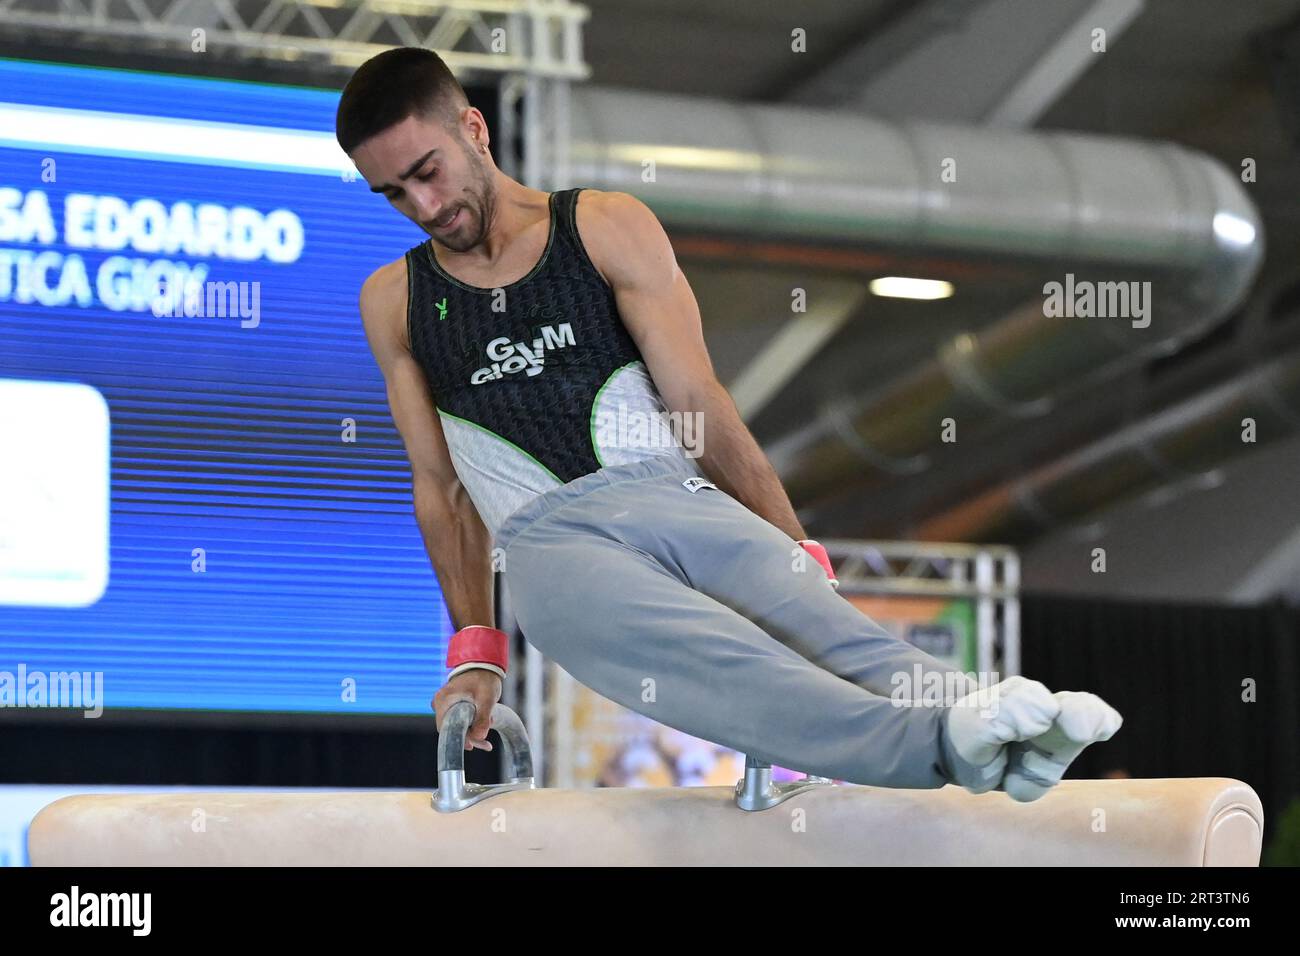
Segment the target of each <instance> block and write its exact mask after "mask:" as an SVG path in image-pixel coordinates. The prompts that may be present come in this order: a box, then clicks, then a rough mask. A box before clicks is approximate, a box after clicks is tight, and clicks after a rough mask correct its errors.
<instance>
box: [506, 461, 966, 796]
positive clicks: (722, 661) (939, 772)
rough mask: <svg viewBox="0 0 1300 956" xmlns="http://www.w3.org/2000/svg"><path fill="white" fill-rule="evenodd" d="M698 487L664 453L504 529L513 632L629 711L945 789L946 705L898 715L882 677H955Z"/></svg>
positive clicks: (593, 476)
mask: <svg viewBox="0 0 1300 956" xmlns="http://www.w3.org/2000/svg"><path fill="white" fill-rule="evenodd" d="M699 474H700V472H699V470H698V469H696V467H695V465H694V462H693V461H691V460H689V459H684V458H675V457H669V456H666V455H665V456H658V457H651V458H646V459H642V460H640V461H636V462H632V463H628V464H621V465H612V466H608V467H605V468H601V469H600V470H598V471H595V472H592V473H590V474H587V475H583V476H582V477H580V478H576V479H574V480H573V481H570V482H568V483H567V484H565V485H562V486H560V487H559V488H555V489H553V490H551V491H548V492H546V493H544V494H542V495H540V496H538V497H536V498H534V499H532V500H531V501H529V502H527V503H526V504H524V505H523V506H521V507H520V508H519V509H518V510H517V511H515V512H514V513H513V514H512V515H510V516H509V517H508V518H507V519H506V520H505V522H504V523H503V525H502V526H501V528H500V530H499V531H498V533H497V536H496V545H497V547H498V548H500V549H501V551H500V552H499V554H500V563H499V566H500V568H501V570H502V572H503V574H504V579H505V584H506V588H507V590H508V592H509V595H510V602H511V606H512V607H513V609H514V612H515V616H516V618H517V619H518V622H519V625H520V627H521V628H522V630H523V633H524V636H525V637H526V638H527V639H528V640H529V641H531V642H532V644H533V645H534V646H535V647H537V649H538V650H540V651H541V652H542V653H543V654H545V655H546V656H547V657H549V658H551V659H552V660H554V661H555V662H556V663H558V664H559V665H560V666H561V667H563V668H564V669H565V670H566V671H568V672H569V673H570V674H571V675H573V677H574V678H576V679H577V680H579V681H581V682H582V683H583V684H586V685H587V686H588V687H590V688H591V689H592V690H594V691H596V692H597V693H599V694H602V695H604V696H605V697H608V698H609V699H611V700H613V701H615V702H617V703H619V704H621V705H623V706H624V707H627V708H629V709H630V710H633V711H636V712H637V713H640V714H643V715H645V716H647V717H650V718H652V719H654V720H656V721H658V722H660V723H662V724H666V725H667V726H669V727H674V728H676V729H677V730H680V731H683V732H685V733H687V734H691V735H693V736H695V737H699V738H702V739H704V740H708V741H712V742H714V743H717V744H721V745H723V746H725V747H731V748H733V749H735V750H739V751H741V752H742V753H745V754H748V755H749V756H751V757H756V758H758V759H760V760H764V761H768V762H770V763H774V764H776V765H777V766H781V767H788V768H790V769H793V770H800V771H803V772H805V773H813V774H817V775H820V776H826V777H833V778H836V779H839V780H846V781H849V782H851V783H860V784H869V785H873V786H881V787H903V788H909V789H928V788H934V787H941V786H943V785H944V784H946V783H949V782H951V781H952V780H953V779H954V778H953V772H954V765H960V764H962V762H961V761H960V758H958V757H956V755H955V754H953V752H952V750H951V747H950V746H949V745H948V744H947V742H946V740H945V736H946V735H945V733H944V723H943V715H944V714H945V713H946V708H945V707H943V706H935V705H931V706H897V705H896V703H895V702H894V701H891V699H890V695H891V694H893V693H895V691H896V688H897V685H896V684H895V683H893V682H892V680H891V679H892V678H893V677H894V675H896V674H905V675H908V676H909V678H910V677H911V675H913V674H914V673H915V667H916V666H917V665H920V667H921V669H922V671H923V672H928V671H939V672H940V673H943V674H946V673H949V672H952V673H954V674H960V672H959V671H957V670H956V669H955V668H952V667H949V666H947V665H945V664H943V663H941V662H940V661H937V660H935V659H934V658H933V657H931V656H930V655H928V654H925V653H924V652H922V651H920V650H918V649H917V648H915V647H913V646H912V645H910V644H908V643H906V642H905V641H900V640H897V639H896V638H894V637H892V636H890V635H889V633H888V632H887V631H885V630H884V628H882V627H881V626H880V625H879V624H877V623H875V622H874V621H872V620H871V619H870V618H869V617H867V616H866V615H864V614H863V613H862V612H861V611H859V610H857V609H856V608H855V607H853V605H851V604H850V603H849V602H848V601H847V600H845V599H844V598H843V597H840V596H839V595H838V594H836V593H835V591H833V590H832V589H831V587H830V585H829V584H828V583H827V581H826V575H825V572H823V571H822V569H821V566H820V565H818V564H817V563H816V562H815V561H813V560H812V559H811V558H809V559H807V561H806V562H799V561H798V560H797V559H798V556H799V555H800V554H802V549H800V548H798V546H797V545H796V544H795V542H794V540H793V539H792V538H790V536H789V535H787V534H786V533H785V532H783V531H781V530H780V529H778V528H776V527H775V526H774V525H772V524H770V523H768V522H767V521H765V520H763V519H762V518H760V517H759V516H758V515H756V514H754V513H753V512H752V511H750V510H749V509H748V508H746V507H745V506H744V505H742V504H741V503H740V502H738V501H737V500H736V499H734V498H732V497H731V496H730V495H728V494H727V493H726V492H724V491H722V490H720V489H717V488H715V487H712V486H708V485H707V484H706V485H705V486H704V487H698V488H697V490H695V491H691V490H690V488H689V487H688V485H691V484H698V482H699V477H698V476H699ZM692 477H695V478H696V482H689V481H688V479H690V478H692ZM798 564H803V566H804V567H803V570H796V569H795V568H796V565H798ZM971 686H972V689H973V685H971ZM908 696H909V697H910V696H911V695H908ZM917 696H919V695H917ZM966 766H969V765H966Z"/></svg>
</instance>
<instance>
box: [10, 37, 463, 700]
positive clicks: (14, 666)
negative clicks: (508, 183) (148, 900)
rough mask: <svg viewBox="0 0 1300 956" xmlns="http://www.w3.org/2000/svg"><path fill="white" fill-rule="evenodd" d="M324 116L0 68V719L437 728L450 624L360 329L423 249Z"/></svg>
mask: <svg viewBox="0 0 1300 956" xmlns="http://www.w3.org/2000/svg"><path fill="white" fill-rule="evenodd" d="M337 102H338V93H337V92H329V91H322V90H310V89H300V88H291V87H276V86H266V85H259V84H251V83H242V82H234V81H224V80H210V79H196V78H187V77H175V76H163V75H148V74H140V73H133V72H128V71H117V70H106V69H98V68H87V67H71V66H62V65H51V64H40V63H30V62H23V61H13V60H0V707H4V706H33V707H35V706H50V705H52V704H57V703H59V702H60V700H61V698H60V696H59V695H60V694H62V693H63V692H65V691H68V692H69V693H70V691H69V687H70V682H71V679H72V676H73V675H75V676H77V677H79V679H80V684H81V686H80V691H79V692H80V693H81V695H82V697H83V702H82V704H78V703H77V702H76V701H71V700H65V701H63V702H64V703H65V704H71V705H72V706H81V707H83V709H86V710H90V709H93V707H94V706H99V707H103V708H108V709H115V708H187V709H199V710H238V711H271V710H274V711H315V712H339V713H350V714H359V713H371V714H374V713H425V714H427V713H429V699H430V698H431V697H432V695H433V692H434V691H435V690H436V689H437V687H438V686H439V684H440V683H441V682H442V680H443V678H444V676H445V668H444V666H443V658H444V656H445V653H446V641H447V637H448V631H449V626H450V625H449V621H448V618H447V614H446V609H445V606H444V604H443V601H442V597H441V594H440V592H439V590H438V586H437V580H436V578H435V576H434V573H433V570H432V568H431V566H430V563H429V561H428V558H427V557H426V555H425V553H424V548H423V544H422V542H421V539H420V534H419V530H418V528H417V526H416V524H415V520H414V517H413V514H412V509H411V499H410V475H409V469H408V465H407V461H406V456H405V452H404V450H403V448H402V446H401V442H400V440H399V437H398V435H397V433H396V431H395V430H394V428H393V426H392V423H391V420H390V418H389V413H388V408H387V404H386V400H385V392H384V385H383V379H382V377H381V376H380V374H379V371H378V369H377V368H376V366H375V364H374V361H373V359H372V358H371V356H370V353H369V350H368V348H367V345H366V341H365V337H364V334H363V331H362V327H361V322H360V319H359V316H358V312H357V295H358V292H359V290H360V287H361V283H362V281H363V280H364V279H365V277H366V276H367V275H368V274H369V273H370V272H371V271H373V270H374V269H375V268H377V267H378V266H380V265H382V264H383V263H385V262H388V261H391V260H393V259H395V258H397V257H398V256H400V255H401V254H402V253H403V252H404V251H405V250H406V249H407V248H409V247H411V246H414V245H416V244H417V243H419V242H420V241H421V240H422V239H423V238H424V236H423V234H422V233H420V231H419V230H418V229H417V228H416V227H415V226H414V225H413V224H411V223H409V222H407V221H405V220H404V219H402V218H401V217H400V216H399V215H398V214H397V213H396V212H394V211H393V210H392V209H391V208H390V207H389V206H388V204H387V203H386V202H385V201H384V200H383V199H382V198H380V197H377V196H375V195H373V194H372V193H371V192H370V191H369V189H368V187H367V185H366V183H365V182H364V181H363V180H362V179H361V178H360V177H359V176H356V175H355V171H354V170H353V169H352V167H351V164H350V163H349V162H348V161H347V158H346V157H345V156H344V155H343V154H342V153H341V152H340V151H339V150H338V147H337V145H336V144H335V143H334V140H333V134H332V130H333V120H334V112H335V107H336V104H337ZM60 675H62V676H60ZM95 686H98V687H99V691H98V692H97V693H98V695H99V699H98V701H97V702H96V701H86V700H84V698H86V697H87V695H88V694H90V693H93V691H91V690H90V688H93V687H95Z"/></svg>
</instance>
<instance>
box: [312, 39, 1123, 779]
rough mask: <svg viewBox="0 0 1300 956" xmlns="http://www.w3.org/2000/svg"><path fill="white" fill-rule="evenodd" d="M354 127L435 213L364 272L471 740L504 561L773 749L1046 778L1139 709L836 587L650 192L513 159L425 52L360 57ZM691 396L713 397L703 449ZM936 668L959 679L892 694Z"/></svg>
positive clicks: (743, 744) (351, 132)
mask: <svg viewBox="0 0 1300 956" xmlns="http://www.w3.org/2000/svg"><path fill="white" fill-rule="evenodd" d="M336 133H337V137H338V141H339V145H340V146H341V147H342V149H343V151H344V152H345V153H347V154H348V156H349V157H350V159H351V160H352V161H353V162H354V163H355V165H356V168H357V170H358V171H359V172H360V173H361V175H362V176H363V177H364V178H365V180H366V182H367V183H368V184H369V185H370V188H371V190H372V191H374V192H376V193H380V194H382V195H383V196H384V197H386V198H387V199H388V201H389V202H390V203H391V204H392V205H393V206H394V207H395V208H396V209H397V210H398V211H399V212H400V213H401V214H402V215H404V216H406V217H407V218H408V219H410V220H411V221H412V222H414V223H416V224H417V225H418V226H419V227H420V228H421V229H422V230H423V231H424V232H425V233H427V234H428V236H429V239H428V240H426V241H425V242H423V243H422V244H420V245H418V246H416V247H414V248H412V249H410V250H408V251H407V252H406V253H405V254H404V255H403V256H402V257H401V258H399V259H396V260H395V261H393V262H391V263H389V264H387V265H385V266H383V267H381V268H380V269H378V270H376V271H375V272H374V273H373V274H372V275H371V276H370V277H369V278H368V279H367V280H366V282H365V283H364V285H363V286H362V289H361V295H360V308H361V316H362V322H363V325H364V327H365V331H366V336H367V340H368V342H369V344H370V347H371V350H372V351H373V353H374V356H375V359H376V361H377V363H378V365H379V367H380V369H381V370H382V372H383V375H384V379H385V383H386V387H387V394H388V402H389V407H390V409H391V412H392V416H393V421H394V423H395V424H396V426H397V429H398V431H399V432H400V434H401V436H402V440H403V442H404V444H405V447H406V451H407V455H408V457H409V458H410V464H411V475H412V491H413V498H414V506H415V515H416V520H417V522H418V524H419V527H420V531H421V533H422V535H423V538H424V543H425V547H426V549H427V551H428V553H429V557H430V560H431V561H432V563H433V566H434V569H435V571H436V572H437V576H438V581H439V583H440V585H441V587H442V592H443V595H444V597H445V599H446V603H447V609H448V613H449V615H450V617H451V619H452V623H453V625H454V626H455V627H456V628H457V631H456V634H455V635H454V637H453V638H452V640H451V644H450V649H449V652H448V661H447V663H448V666H449V667H450V668H451V670H450V673H449V675H448V679H447V682H446V684H445V685H444V686H443V687H442V688H441V689H440V690H439V691H438V692H437V694H436V695H435V697H434V699H433V707H434V710H435V712H436V715H437V718H436V719H437V723H438V726H439V727H441V725H442V720H443V717H444V715H445V714H446V711H447V709H448V708H449V707H450V706H451V705H452V704H453V703H455V702H457V701H459V700H471V701H473V703H474V704H475V706H476V708H477V710H476V717H475V721H474V724H473V726H472V727H471V729H470V734H469V738H468V741H467V747H471V748H472V747H476V746H477V747H483V748H485V749H490V746H491V745H490V744H488V742H487V732H488V728H489V726H490V711H491V709H492V705H493V704H495V703H496V701H497V700H498V699H499V698H500V695H501V679H502V677H504V676H505V669H506V667H507V659H506V658H507V653H506V649H507V636H506V635H505V634H504V633H503V632H502V631H500V630H498V629H496V627H495V621H494V610H493V601H492V587H493V573H494V570H498V569H499V570H500V571H501V572H502V574H503V575H504V579H505V582H506V586H507V587H508V588H509V593H510V597H511V601H512V605H513V607H514V610H515V614H516V617H517V618H518V621H519V624H520V626H521V627H522V629H523V631H524V634H525V635H526V636H527V638H528V639H529V640H530V641H532V643H533V644H534V645H535V646H536V647H537V648H538V649H539V650H541V651H542V652H543V653H544V654H546V655H547V656H548V657H550V658H552V659H554V660H555V661H556V662H558V663H559V664H560V665H561V666H562V667H564V669H565V670H567V671H568V672H569V673H570V674H572V675H573V676H574V677H575V678H576V679H577V680H579V681H581V682H582V683H584V684H586V685H587V686H588V687H590V688H592V689H593V690H595V691H597V692H599V693H600V694H603V695H604V696H606V697H608V698H610V699H611V700H614V701H616V702H617V703H619V704H622V705H623V706H625V707H628V708H630V709H631V710H634V711H636V712H638V713H641V714H644V715H646V716H648V717H651V718H653V719H654V720H657V721H659V722H660V723H663V724H666V725H668V726H670V727H674V728H677V729H678V730H681V731H684V732H685V733H688V734H692V735H694V736H696V737H700V738H703V739H705V740H709V741H712V742H715V743H718V744H721V745H724V746H727V747H731V748H734V749H736V750H739V751H741V752H743V753H745V754H748V755H750V756H753V757H756V758H758V759H761V760H765V761H768V762H770V763H774V764H777V765H780V766H785V767H790V768H794V769H798V770H802V771H805V772H808V773H813V774H817V775H820V776H825V777H832V778H835V779H840V780H846V781H849V782H853V783H859V784H870V785H875V786H883V787H904V788H934V787H941V786H944V785H945V784H948V783H955V784H957V785H959V786H962V787H965V788H966V789H967V790H970V791H971V792H975V793H982V792H986V791H989V790H994V789H1001V790H1005V791H1006V792H1007V793H1008V794H1009V795H1010V796H1011V797H1012V798H1014V799H1016V800H1022V801H1027V800H1034V799H1037V798H1038V797H1040V796H1042V795H1043V794H1044V793H1046V792H1047V790H1048V789H1049V788H1050V787H1052V786H1054V785H1055V784H1056V783H1057V782H1058V781H1059V780H1060V779H1061V776H1062V774H1063V773H1064V772H1065V770H1066V768H1067V767H1068V766H1069V764H1070V762H1071V761H1072V760H1073V759H1074V758H1075V757H1076V756H1077V755H1078V754H1079V753H1080V752H1081V751H1082V750H1083V748H1084V747H1086V746H1087V745H1088V744H1091V743H1094V742H1096V741H1099V740H1106V739H1108V738H1109V737H1110V736H1111V735H1112V734H1114V733H1115V731H1116V730H1117V729H1118V728H1119V725H1120V722H1121V718H1120V716H1119V714H1118V713H1116V712H1115V711H1114V710H1113V709H1112V708H1111V707H1109V706H1108V705H1107V704H1106V703H1105V702H1104V701H1102V700H1101V699H1100V698H1098V697H1096V696H1095V695H1092V694H1087V693H1069V692H1063V693H1056V694H1053V693H1051V692H1050V691H1049V690H1048V689H1047V688H1046V687H1044V686H1043V685H1042V684H1041V683H1039V682H1037V681H1032V680H1028V679H1025V678H1023V677H1011V678H1008V679H1007V680H1005V681H1002V682H1000V683H998V684H996V685H994V686H993V687H992V688H989V687H988V685H987V683H984V684H982V685H980V684H977V683H976V682H975V681H974V680H972V679H971V678H970V677H968V676H966V675H963V674H962V673H961V672H960V671H958V670H956V669H955V668H951V667H948V666H947V665H945V664H943V663H941V662H940V661H938V660H936V659H934V658H933V657H930V656H929V655H927V654H924V653H922V652H921V651H919V650H918V649H916V648H915V647H913V646H912V645H910V644H908V643H906V642H903V641H899V640H896V639H895V638H893V637H891V636H890V635H889V634H888V633H887V632H886V631H885V630H884V629H883V628H882V627H880V626H879V625H878V624H876V623H875V622H874V621H872V620H871V619H870V618H868V617H867V616H865V615H864V614H862V613H861V612H860V611H858V610H857V609H856V608H854V607H853V605H852V604H850V603H849V602H848V601H846V600H845V599H844V598H843V597H841V596H839V595H838V594H837V593H836V591H835V587H836V584H837V582H836V581H835V580H834V570H833V567H832V565H831V563H830V561H829V559H828V558H827V555H826V551H825V549H824V548H823V547H822V546H821V545H819V544H818V543H817V542H816V541H813V540H811V539H809V538H808V536H807V534H806V533H805V531H804V529H803V527H801V525H800V523H799V521H798V519H797V518H796V517H795V513H794V510H793V508H792V507H791V504H790V501H789V498H788V497H787V495H786V492H785V490H784V488H783V487H782V485H781V482H780V480H779V479H778V478H777V475H776V473H775V471H774V470H773V468H772V466H771V464H770V463H769V462H768V460H767V458H766V457H765V456H764V454H763V452H762V451H761V449H760V448H759V446H758V444H757V443H756V442H755V441H754V438H753V436H752V435H751V434H750V432H749V430H748V429H747V428H746V427H745V425H744V424H743V423H742V421H741V420H740V417H739V414H738V413H737V411H736V407H735V405H734V403H733V402H732V401H731V398H730V396H729V395H728V394H727V392H726V390H725V389H724V388H723V386H722V385H721V384H719V382H718V380H717V378H716V376H715V374H714V371H713V366H712V363H711V361H710V359H709V355H708V352H707V350H706V348H705V344H704V338H703V335H702V333H701V326H700V314H699V309H698V306H697V305H696V301H695V297H694V295H693V293H692V292H691V288H690V286H689V285H688V284H687V281H686V277H685V276H684V275H683V274H682V272H681V270H680V269H679V268H678V265H677V262H676V259H675V257H674V255H673V249H672V246H671V245H670V243H669V240H668V237H667V236H666V235H665V233H664V230H663V228H662V227H661V225H660V223H659V221H658V220H657V219H656V217H655V216H654V214H653V213H652V212H651V211H650V210H649V209H648V208H647V207H646V206H645V205H644V204H643V203H642V202H641V201H639V200H638V199H636V198H634V197H633V196H631V195H628V194H626V193H620V192H601V191H597V190H593V189H569V190H564V191H560V192H555V193H549V194H548V193H545V192H541V191H539V190H536V189H532V188H529V187H528V186H525V185H523V184H522V183H519V182H517V181H516V180H514V179H512V178H510V177H509V176H506V175H505V174H503V173H502V172H501V171H500V170H499V169H497V167H496V165H495V164H494V162H493V159H492V154H491V152H490V151H489V145H490V139H489V131H488V128H487V124H486V123H485V121H484V119H483V115H482V113H480V112H479V111H478V110H477V109H475V108H473V107H472V106H470V105H469V102H468V100H467V99H466V96H465V92H464V90H463V89H462V88H461V86H460V84H459V83H458V82H457V81H456V79H455V77H454V76H453V75H452V73H451V72H450V70H449V69H448V68H447V66H446V65H445V64H444V63H443V61H442V60H441V58H439V57H438V56H437V54H435V53H433V52H431V51H428V50H421V49H414V48H398V49H393V50H389V51H386V52H384V53H381V54H379V55H378V56H376V57H374V58H372V59H371V60H369V61H367V62H366V63H364V64H363V65H362V66H361V67H360V68H358V69H357V71H356V72H355V74H354V75H353V76H352V78H351V79H350V80H349V82H348V84H347V86H346V88H345V89H344V91H343V95H342V98H341V100H340V102H339V107H338V115H337V122H336ZM674 416H676V418H677V421H678V422H681V421H683V420H684V417H687V416H693V418H692V419H691V420H698V421H700V422H701V423H702V426H703V427H702V429H701V430H700V437H701V441H700V446H699V448H698V450H697V451H698V454H688V453H687V449H686V448H685V447H684V445H683V443H682V442H681V440H680V434H679V432H680V429H676V430H675V429H674V428H673V427H671V422H672V421H673V418H674ZM629 423H632V425H633V427H631V428H629V427H627V426H628V424H629ZM931 672H937V673H938V675H939V676H940V678H941V679H942V680H945V681H948V682H949V685H948V686H950V687H952V688H956V690H955V692H954V693H951V694H948V695H946V696H944V697H943V698H942V699H941V700H923V699H922V695H921V693H919V692H914V693H913V692H906V693H903V694H902V695H901V696H900V694H899V689H900V687H906V686H907V685H906V681H908V680H911V679H912V677H913V675H916V674H918V673H922V674H927V675H928V674H930V673H931ZM900 682H901V683H900ZM912 690H913V691H916V688H912Z"/></svg>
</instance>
